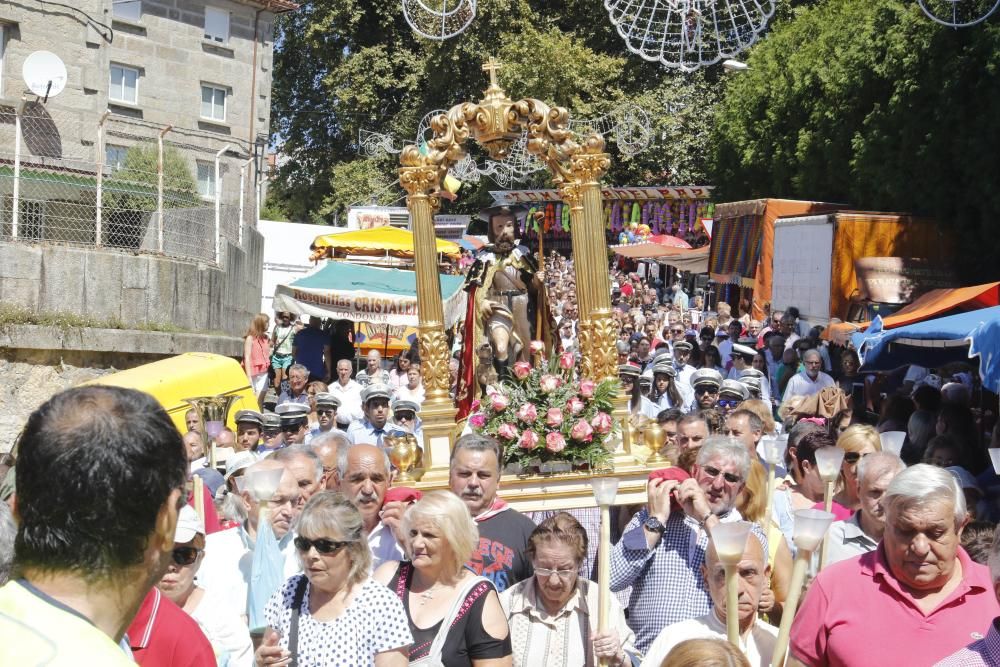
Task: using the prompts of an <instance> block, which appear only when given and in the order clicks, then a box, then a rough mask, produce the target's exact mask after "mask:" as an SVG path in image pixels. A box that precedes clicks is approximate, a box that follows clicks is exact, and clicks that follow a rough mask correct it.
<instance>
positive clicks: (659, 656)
mask: <svg viewBox="0 0 1000 667" xmlns="http://www.w3.org/2000/svg"><path fill="white" fill-rule="evenodd" d="M727 638H728V632H727V630H726V624H725V623H723V622H722V621H720V620H719V617H718V616H716V615H715V610H714V609H713V610H712V611H710V612H708V613H707V614H705V615H704V616H699V617H698V618H692V619H688V620H686V621H680V622H678V623H674V624H672V625H668V626H667V627H665V628H663V630H661V631H660V634H659V635H657V636H656V639H655V640H654V641H653V645H652V646H650V647H649V651H648V652H647V653H646V657H645V658H643V661H642V667H647V666H649V667H660V664H661V663H663V659H664V658H666V657H667V654H668V653H670V651H671V650H672V649H673V648H674V647H675V646H677V645H678V644H680V643H681V642H682V641H684V640H686V639H722V640H726V639H727ZM777 641H778V628H776V627H774V626H773V625H769V624H768V623H765V622H764V621H761V620H757V621H756V622H754V624H753V627H751V628H750V632H748V633H747V635H746V636H745V637H740V650H742V651H743V655H745V656H746V657H747V660H749V661H750V664H751V665H753V667H768V666H769V665H770V664H771V655H772V654H773V653H774V645H775V644H776V643H777Z"/></svg>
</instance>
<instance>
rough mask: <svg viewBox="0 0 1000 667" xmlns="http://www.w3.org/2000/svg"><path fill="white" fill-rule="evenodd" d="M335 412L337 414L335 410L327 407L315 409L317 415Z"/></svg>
mask: <svg viewBox="0 0 1000 667" xmlns="http://www.w3.org/2000/svg"><path fill="white" fill-rule="evenodd" d="M335 414H337V411H336V410H330V409H327V408H323V409H322V410H316V415H317V416H319V415H335Z"/></svg>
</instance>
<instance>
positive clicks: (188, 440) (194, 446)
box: [184, 431, 205, 461]
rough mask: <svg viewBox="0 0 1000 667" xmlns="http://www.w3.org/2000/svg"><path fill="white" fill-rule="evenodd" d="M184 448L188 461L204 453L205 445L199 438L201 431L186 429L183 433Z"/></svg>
mask: <svg viewBox="0 0 1000 667" xmlns="http://www.w3.org/2000/svg"><path fill="white" fill-rule="evenodd" d="M184 449H185V450H186V451H187V455H188V461H194V460H195V459H198V458H201V457H202V456H204V455H205V445H204V443H203V442H202V440H201V433H199V432H198V431H188V432H187V433H185V434H184Z"/></svg>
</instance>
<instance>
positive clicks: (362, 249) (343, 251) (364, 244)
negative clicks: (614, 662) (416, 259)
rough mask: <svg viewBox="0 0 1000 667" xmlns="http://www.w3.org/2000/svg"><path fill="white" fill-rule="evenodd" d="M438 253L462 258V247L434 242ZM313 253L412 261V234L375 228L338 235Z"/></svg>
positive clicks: (321, 241) (326, 237) (322, 240)
mask: <svg viewBox="0 0 1000 667" xmlns="http://www.w3.org/2000/svg"><path fill="white" fill-rule="evenodd" d="M434 240H435V243H436V245H437V251H438V252H439V253H444V254H445V255H448V256H450V257H459V256H460V255H461V254H462V247H461V246H460V245H458V244H457V243H452V242H451V241H442V240H441V239H434ZM311 249H313V250H317V251H324V252H323V254H324V255H325V256H329V257H332V256H334V255H338V256H343V255H368V256H382V255H386V254H388V255H391V256H393V257H400V258H403V259H412V258H413V232H410V231H408V230H406V229H399V228H398V227H372V228H371V229H359V230H356V231H352V232H341V233H339V234H323V235H322V236H317V237H316V239H315V240H314V241H313V242H312V246H311Z"/></svg>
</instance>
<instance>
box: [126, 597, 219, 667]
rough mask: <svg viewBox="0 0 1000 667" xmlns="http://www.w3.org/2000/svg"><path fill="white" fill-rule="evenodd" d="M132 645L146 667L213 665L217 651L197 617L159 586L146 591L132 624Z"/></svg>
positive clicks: (143, 666) (135, 653)
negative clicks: (162, 592)
mask: <svg viewBox="0 0 1000 667" xmlns="http://www.w3.org/2000/svg"><path fill="white" fill-rule="evenodd" d="M126 635H127V636H128V643H129V646H130V647H132V655H133V657H134V658H135V661H136V662H137V663H139V664H140V665H142V667H213V666H214V665H215V664H216V661H215V651H213V650H212V645H211V644H209V643H208V639H206V638H205V634H204V633H203V632H202V631H201V628H200V627H198V623H197V621H195V620H194V619H193V618H191V617H190V616H188V615H187V614H186V613H184V610H183V609H181V608H180V607H178V606H177V605H176V604H174V603H173V602H171V601H170V600H169V599H167V598H166V597H165V596H163V595H162V594H161V593H160V591H159V590H158V589H157V588H155V587H154V588H152V589H151V590H150V591H149V593H147V594H146V597H145V599H144V600H143V601H142V605H141V606H140V607H139V612H138V613H137V614H136V615H135V618H134V619H132V624H131V625H130V626H128V632H127V633H126Z"/></svg>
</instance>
